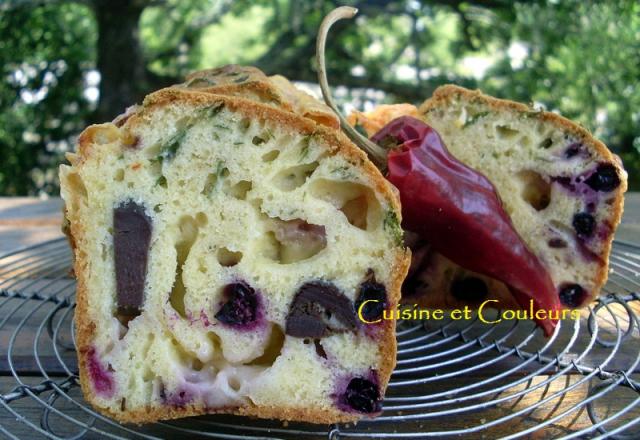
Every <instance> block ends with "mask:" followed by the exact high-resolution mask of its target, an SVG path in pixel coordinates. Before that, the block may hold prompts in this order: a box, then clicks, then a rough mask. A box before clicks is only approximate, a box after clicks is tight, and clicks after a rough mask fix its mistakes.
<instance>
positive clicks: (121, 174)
mask: <svg viewBox="0 0 640 440" xmlns="http://www.w3.org/2000/svg"><path fill="white" fill-rule="evenodd" d="M113 180H115V181H116V182H122V181H123V180H124V170H123V169H122V168H119V169H117V170H116V173H115V175H114V176H113Z"/></svg>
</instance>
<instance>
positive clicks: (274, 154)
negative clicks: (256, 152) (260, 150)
mask: <svg viewBox="0 0 640 440" xmlns="http://www.w3.org/2000/svg"><path fill="white" fill-rule="evenodd" d="M278 156H280V150H271V151H269V152H268V153H265V154H263V155H262V161H263V162H273V161H274V160H276V159H277V158H278Z"/></svg>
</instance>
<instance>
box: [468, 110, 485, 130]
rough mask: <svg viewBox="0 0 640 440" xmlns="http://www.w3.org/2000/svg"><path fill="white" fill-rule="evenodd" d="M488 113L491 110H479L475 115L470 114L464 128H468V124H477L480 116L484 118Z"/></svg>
mask: <svg viewBox="0 0 640 440" xmlns="http://www.w3.org/2000/svg"><path fill="white" fill-rule="evenodd" d="M488 114H489V112H478V113H476V114H475V115H471V116H469V118H467V120H466V121H465V123H464V125H463V126H462V128H467V127H468V126H470V125H473V124H475V123H476V122H478V120H479V119H480V118H484V117H485V116H487V115H488Z"/></svg>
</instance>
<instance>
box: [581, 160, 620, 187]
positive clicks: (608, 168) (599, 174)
mask: <svg viewBox="0 0 640 440" xmlns="http://www.w3.org/2000/svg"><path fill="white" fill-rule="evenodd" d="M585 183H586V184H587V185H589V187H590V188H591V189H593V190H595V191H601V192H609V191H613V190H614V189H616V188H617V187H618V186H619V185H620V177H619V176H618V170H617V169H616V167H615V166H614V165H613V164H610V163H603V164H600V165H598V168H597V169H596V171H595V172H594V173H593V174H591V176H589V177H588V178H587V180H585Z"/></svg>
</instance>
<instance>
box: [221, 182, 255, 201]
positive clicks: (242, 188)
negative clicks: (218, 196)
mask: <svg viewBox="0 0 640 440" xmlns="http://www.w3.org/2000/svg"><path fill="white" fill-rule="evenodd" d="M251 188H253V183H251V182H250V181H248V180H241V181H240V182H238V183H236V184H235V185H233V186H231V187H230V188H228V189H227V190H225V193H226V194H228V195H230V196H231V197H233V198H236V199H238V200H245V199H246V198H247V193H248V192H249V191H251Z"/></svg>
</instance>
